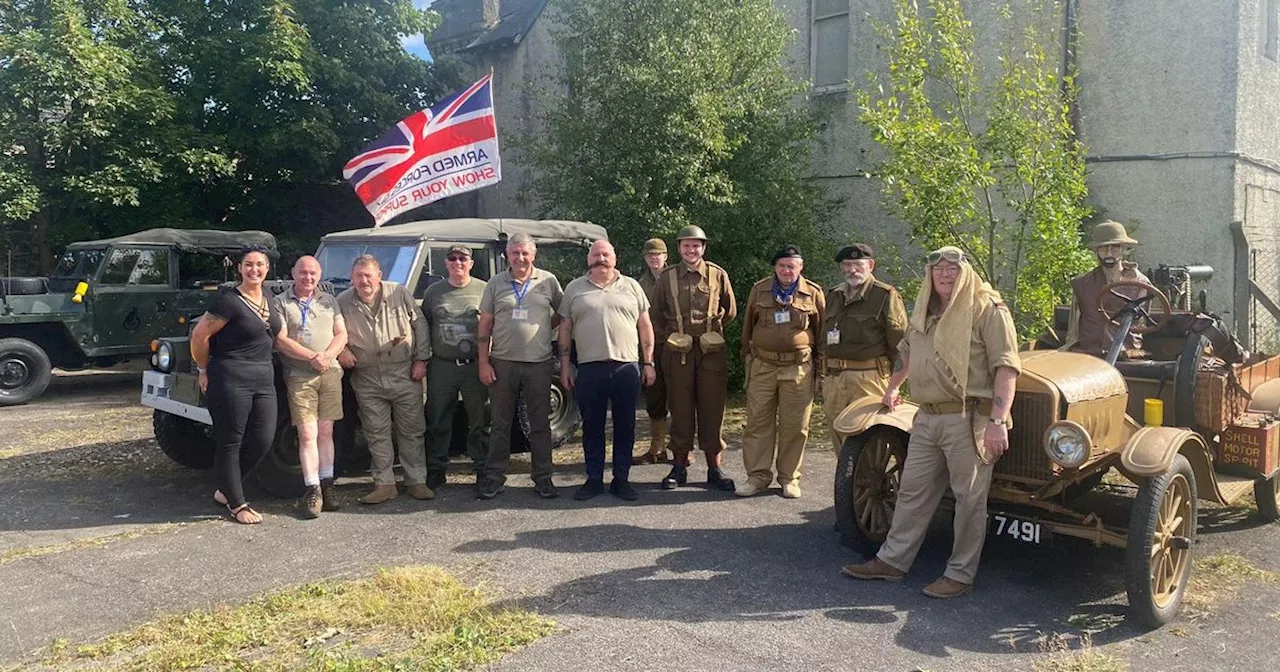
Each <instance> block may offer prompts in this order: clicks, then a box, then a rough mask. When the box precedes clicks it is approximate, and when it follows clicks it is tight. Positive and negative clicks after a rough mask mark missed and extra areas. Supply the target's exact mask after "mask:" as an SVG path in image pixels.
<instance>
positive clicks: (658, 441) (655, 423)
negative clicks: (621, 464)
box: [632, 418, 669, 464]
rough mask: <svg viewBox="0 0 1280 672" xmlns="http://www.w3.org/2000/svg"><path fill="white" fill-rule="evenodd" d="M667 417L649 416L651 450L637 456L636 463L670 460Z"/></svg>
mask: <svg viewBox="0 0 1280 672" xmlns="http://www.w3.org/2000/svg"><path fill="white" fill-rule="evenodd" d="M668 461H669V459H668V458H667V419H666V418H649V452H647V453H644V454H643V455H640V456H638V457H636V458H635V459H634V460H632V462H633V463H634V464H658V463H659V462H668Z"/></svg>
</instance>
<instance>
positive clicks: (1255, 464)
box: [1218, 413, 1280, 476]
mask: <svg viewBox="0 0 1280 672" xmlns="http://www.w3.org/2000/svg"><path fill="white" fill-rule="evenodd" d="M1218 464H1219V465H1228V464H1235V465H1240V466H1243V467H1248V468H1249V469H1250V470H1252V471H1256V472H1258V473H1260V474H1262V475H1264V476H1269V475H1271V473H1272V472H1274V471H1275V470H1276V466H1277V464H1280V422H1277V421H1276V420H1275V419H1274V418H1272V417H1271V416H1268V415H1264V414H1262V413H1246V414H1245V415H1244V416H1243V417H1241V418H1240V419H1239V420H1238V421H1237V422H1236V424H1233V425H1231V426H1230V427H1227V428H1226V430H1225V431H1223V433H1222V437H1221V442H1220V443H1219V445H1218Z"/></svg>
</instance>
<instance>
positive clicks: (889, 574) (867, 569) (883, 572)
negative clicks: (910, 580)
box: [843, 558, 907, 581]
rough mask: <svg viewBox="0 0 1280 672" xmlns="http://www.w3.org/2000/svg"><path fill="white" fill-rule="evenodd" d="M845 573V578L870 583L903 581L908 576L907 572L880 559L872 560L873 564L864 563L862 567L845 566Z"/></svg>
mask: <svg viewBox="0 0 1280 672" xmlns="http://www.w3.org/2000/svg"><path fill="white" fill-rule="evenodd" d="M843 571H844V575H845V576H852V577H853V578H855V579H866V580H868V581H875V580H880V581H901V580H902V577H904V576H906V575H907V573H906V572H904V571H902V570H900V569H897V568H896V567H893V566H891V565H889V563H887V562H885V561H884V560H881V559H880V558H872V560H871V562H864V563H862V564H861V565H845V566H844V570H843Z"/></svg>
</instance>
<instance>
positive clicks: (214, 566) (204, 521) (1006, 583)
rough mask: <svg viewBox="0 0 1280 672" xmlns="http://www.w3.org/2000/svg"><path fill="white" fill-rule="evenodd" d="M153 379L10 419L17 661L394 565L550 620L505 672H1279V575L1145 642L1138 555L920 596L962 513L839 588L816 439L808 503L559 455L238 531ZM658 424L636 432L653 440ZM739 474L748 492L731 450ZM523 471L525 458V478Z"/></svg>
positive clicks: (2, 478) (5, 563) (993, 564)
mask: <svg viewBox="0 0 1280 672" xmlns="http://www.w3.org/2000/svg"><path fill="white" fill-rule="evenodd" d="M138 379H139V377H138V374H137V373H136V371H135V372H125V373H109V374H101V373H98V374H82V375H59V376H57V378H56V380H55V383H54V385H53V386H52V387H51V389H50V391H49V393H47V394H46V395H45V396H44V397H43V398H42V399H40V400H39V401H38V402H36V403H33V404H31V405H28V406H24V407H16V408H6V409H0V667H2V666H4V665H7V664H14V663H19V662H22V661H24V660H30V659H31V658H32V657H33V656H35V655H38V652H39V650H40V649H41V648H42V647H46V646H48V645H49V644H50V643H51V642H52V641H53V640H54V639H55V638H59V637H62V638H67V639H68V640H70V641H71V642H83V641H92V640H94V639H96V638H99V637H102V636H104V635H107V634H110V633H112V632H116V631H120V630H123V629H127V628H128V627H129V626H131V625H134V624H137V623H140V622H143V621H145V620H147V619H150V618H153V617H155V616H158V615H161V614H164V613H170V612H175V611H182V610H188V609H193V608H207V607H212V606H214V605H216V604H219V603H228V602H237V601H243V600H245V599H248V598H250V597H252V596H254V595H257V594H260V593H262V592H264V591H269V590H272V589H275V588H280V587H283V586H288V585H293V584H297V583H302V582H307V581H312V580H317V579H322V578H327V577H358V576H366V575H369V574H370V573H372V572H373V571H374V569H375V568H377V567H379V566H393V565H410V564H434V565H441V566H443V567H445V568H447V569H449V570H450V571H452V572H454V573H455V574H456V575H457V576H459V577H460V578H461V579H462V580H464V581H466V582H469V583H472V584H478V585H483V586H485V587H487V588H488V589H489V590H491V591H492V592H493V594H495V595H496V596H498V597H497V599H498V600H499V601H500V602H502V603H508V604H518V605H520V606H522V607H526V608H530V609H534V610H536V611H538V612H540V613H543V614H546V615H549V616H551V617H552V618H554V619H555V620H556V621H557V623H558V624H559V628H558V630H557V633H556V634H554V635H551V636H549V637H547V638H545V639H543V640H540V641H538V642H536V643H535V644H534V645H532V646H530V647H528V648H526V649H524V650H522V651H519V652H517V653H515V654H513V655H511V656H510V657H508V658H506V659H504V660H503V661H502V662H501V663H499V664H498V665H496V666H495V669H500V670H556V671H558V672H560V671H564V672H568V671H572V670H584V671H585V670H592V671H594V670H600V669H616V670H669V669H670V670H675V669H679V670H715V671H716V672H725V671H726V670H761V669H795V670H852V669H858V670H903V671H907V670H1029V669H1033V668H1034V666H1035V665H1037V664H1038V663H1041V662H1042V661H1044V660H1046V656H1047V655H1048V654H1046V653H1044V650H1045V649H1046V648H1052V646H1053V642H1056V641H1066V642H1067V643H1069V644H1070V645H1073V646H1074V645H1078V642H1079V640H1078V638H1079V637H1081V636H1082V635H1085V634H1088V635H1090V637H1091V639H1092V642H1093V645H1094V646H1095V647H1097V648H1099V649H1101V650H1102V651H1104V652H1107V653H1110V654H1113V655H1115V656H1118V657H1120V658H1122V659H1124V660H1125V661H1127V662H1128V664H1129V668H1130V669H1132V670H1227V669H1230V670H1237V671H1245V670H1262V669H1270V667H1271V666H1272V665H1273V661H1274V660H1276V659H1277V658H1278V656H1277V654H1278V653H1280V637H1277V635H1278V634H1280V583H1274V582H1273V583H1266V582H1250V583H1247V584H1246V585H1245V586H1244V587H1243V588H1242V589H1241V590H1239V591H1238V592H1237V593H1236V594H1234V595H1228V596H1226V598H1225V599H1224V600H1223V601H1222V602H1221V603H1220V604H1218V605H1216V606H1214V607H1212V608H1209V609H1203V610H1189V611H1188V612H1187V613H1185V614H1184V615H1183V617H1182V619H1181V620H1180V621H1178V622H1177V623H1174V624H1172V625H1170V626H1166V627H1165V628H1163V629H1160V630H1158V631H1155V632H1143V631H1141V630H1139V629H1137V628H1135V627H1134V626H1133V625H1131V624H1130V623H1129V622H1128V621H1127V620H1126V617H1125V616H1126V606H1125V597H1124V587H1123V577H1122V575H1121V567H1122V553H1120V552H1119V551H1116V550H1113V549H1094V548H1092V547H1090V546H1088V545H1087V544H1084V543H1076V542H1072V541H1069V540H1065V539H1059V540H1058V542H1057V543H1056V544H1055V545H1054V547H1052V548H1050V549H1029V548H1027V547H1025V546H1020V545H1016V544H1014V543H1013V542H1004V541H994V540H993V541H992V542H990V543H988V547H987V551H986V553H985V554H984V558H983V564H982V572H981V574H980V576H979V580H978V585H977V591H976V592H975V593H974V594H973V595H971V596H968V597H965V598H961V599H957V600H951V601H937V600H932V599H930V598H928V597H925V596H923V595H922V594H921V593H920V589H921V588H922V587H923V586H924V585H925V584H926V583H928V582H929V581H931V580H933V579H934V578H936V577H937V576H938V575H940V574H941V572H942V569H943V567H944V565H945V562H946V556H947V553H948V551H949V539H948V535H947V531H946V529H945V528H946V521H945V520H944V519H943V518H944V516H939V517H938V519H937V520H936V521H935V523H936V525H935V528H936V532H935V534H933V535H932V536H931V538H930V539H929V541H928V542H926V544H925V547H924V550H923V551H922V553H921V555H920V558H919V560H918V561H917V563H916V566H915V567H914V568H913V570H912V572H911V574H910V575H909V577H908V578H907V580H905V581H904V582H902V583H900V584H882V583H863V582H859V581H854V580H851V579H847V578H845V577H843V576H841V574H840V571H839V569H840V566H841V565H843V564H845V563H849V562H857V561H860V560H861V557H860V556H858V555H857V554H856V553H854V552H853V551H850V550H849V549H847V548H845V547H843V546H841V545H840V543H839V540H838V537H837V535H836V534H835V533H834V532H833V531H832V526H833V523H834V513H833V512H832V506H831V505H832V500H831V475H832V473H833V472H834V469H835V456H834V455H833V454H832V452H831V450H830V448H829V446H828V445H826V444H825V442H823V441H812V440H811V446H810V451H809V454H808V456H807V458H806V462H805V466H804V478H803V480H802V485H803V486H804V488H805V495H804V497H803V498H801V499H799V500H786V499H783V498H781V497H780V496H778V490H777V488H776V487H775V488H774V489H773V490H772V491H771V492H770V493H769V494H767V495H760V496H757V497H754V498H750V499H737V498H734V497H732V496H731V495H727V494H725V493H718V492H711V491H708V490H706V489H704V488H703V487H701V485H700V482H701V481H702V479H703V476H704V474H705V470H704V468H703V465H702V461H701V460H699V462H698V464H697V465H696V466H695V467H693V469H692V470H691V483H690V486H689V487H687V488H683V489H680V490H676V491H662V490H660V489H659V488H658V482H659V481H660V479H661V478H662V476H663V475H665V473H666V467H665V466H661V465H656V466H645V467H638V468H636V469H635V470H634V472H633V481H635V482H636V483H637V486H638V489H639V490H640V495H641V496H640V500H639V501H638V502H634V503H623V502H621V501H619V500H616V499H614V498H612V497H610V496H609V495H607V494H606V495H604V496H602V497H599V498H597V499H595V500H592V501H590V502H587V503H580V502H575V501H573V500H572V499H571V497H570V495H571V494H572V489H573V488H574V487H575V486H576V485H577V484H579V483H581V481H582V476H581V468H582V465H581V454H580V452H579V450H578V449H577V448H576V447H575V446H570V447H568V448H566V449H564V450H561V451H560V452H559V453H558V455H557V465H558V466H557V471H558V475H557V481H558V484H559V485H560V486H561V491H562V497H561V498H560V499H558V500H552V501H544V500H540V499H538V498H537V497H535V496H534V494H533V492H532V489H531V484H530V483H529V482H528V478H527V476H515V477H514V478H512V479H511V482H510V483H509V485H508V488H507V491H506V492H505V493H504V494H503V495H501V496H500V497H499V498H498V499H496V500H494V501H491V502H482V501H477V500H476V499H475V498H474V495H473V493H472V490H471V488H470V484H469V478H467V477H466V476H465V475H464V474H465V472H466V465H464V464H456V465H455V467H456V468H457V471H458V474H457V475H456V477H454V478H456V481H455V482H452V483H451V484H450V485H448V486H446V487H445V488H443V489H442V490H441V492H440V494H439V497H438V498H437V499H436V500H434V501H431V502H417V501H414V500H411V499H409V498H407V497H405V496H403V495H402V496H401V497H400V498H399V499H397V500H395V501H393V502H390V503H387V504H384V505H381V506H378V507H361V506H359V505H357V504H356V503H355V498H356V497H357V496H359V495H360V494H361V493H362V492H363V491H364V490H365V489H366V488H367V487H368V485H367V479H354V480H349V481H344V482H340V486H339V489H340V491H341V492H342V494H343V496H344V497H345V499H346V506H345V507H344V508H343V509H342V510H341V511H339V512H336V513H329V514H325V515H324V516H323V517H322V518H320V519H319V520H314V521H304V520H300V519H298V518H297V516H296V513H295V508H294V506H293V503H292V502H279V501H277V502H271V501H265V500H262V499H260V498H259V499H256V501H255V504H256V505H257V506H258V508H259V509H260V510H262V511H263V512H264V513H265V514H266V522H265V523H264V524H262V525H258V526H242V525H236V524H233V523H230V522H227V520H226V519H225V517H223V516H222V515H220V514H219V512H218V511H217V510H216V509H215V508H214V507H213V505H212V504H211V503H210V501H209V495H210V494H211V492H212V490H213V488H214V485H213V482H212V478H211V474H209V473H205V472H196V471H191V470H187V469H184V468H182V467H179V466H177V465H174V464H172V463H170V462H169V461H168V460H167V459H166V458H165V457H164V456H163V455H162V454H161V453H160V451H159V449H158V448H157V447H156V445H155V441H154V439H153V438H152V437H151V428H150V424H151V423H150V413H149V409H144V408H142V407H140V406H139V405H138V392H139V389H138ZM643 424H644V423H641V425H642V427H643ZM728 438H729V440H730V443H731V448H730V453H729V454H728V455H727V457H726V465H727V467H728V470H729V472H730V474H731V475H736V476H739V477H741V475H742V468H741V456H740V454H739V452H738V448H737V441H736V438H737V437H736V436H734V435H733V434H732V432H730V434H729V436H728ZM521 466H526V465H521ZM1277 550H1280V525H1258V524H1256V523H1254V522H1252V521H1251V520H1250V519H1248V517H1247V515H1246V514H1245V513H1244V512H1242V511H1239V510H1234V509H1215V510H1210V511H1208V512H1206V513H1205V514H1204V515H1202V517H1201V528H1200V536H1199V544H1198V546H1197V549H1196V553H1197V556H1198V557H1208V556H1211V555H1214V554H1218V553H1223V552H1227V551H1230V552H1235V553H1239V554H1242V555H1244V556H1245V557H1246V558H1248V560H1249V561H1251V562H1252V563H1253V564H1254V565H1256V566H1257V567H1259V568H1262V569H1266V570H1270V571H1275V572H1280V554H1278V553H1277Z"/></svg>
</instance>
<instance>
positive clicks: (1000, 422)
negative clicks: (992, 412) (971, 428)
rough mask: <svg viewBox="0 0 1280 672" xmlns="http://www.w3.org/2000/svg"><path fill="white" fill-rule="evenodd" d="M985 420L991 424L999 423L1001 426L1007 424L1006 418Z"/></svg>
mask: <svg viewBox="0 0 1280 672" xmlns="http://www.w3.org/2000/svg"><path fill="white" fill-rule="evenodd" d="M987 420H988V421H990V422H991V424H993V425H1000V426H1001V427H1003V426H1005V425H1006V424H1008V421H1007V420H1005V419H1004V418H987Z"/></svg>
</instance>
